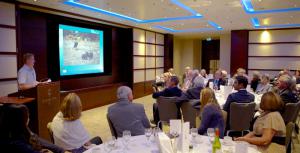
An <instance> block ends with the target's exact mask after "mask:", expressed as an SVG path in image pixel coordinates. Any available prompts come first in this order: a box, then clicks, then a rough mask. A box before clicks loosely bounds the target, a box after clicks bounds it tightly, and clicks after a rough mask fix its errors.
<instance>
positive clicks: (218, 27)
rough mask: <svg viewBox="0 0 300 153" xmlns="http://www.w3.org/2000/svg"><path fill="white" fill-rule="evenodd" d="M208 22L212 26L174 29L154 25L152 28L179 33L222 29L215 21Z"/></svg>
mask: <svg viewBox="0 0 300 153" xmlns="http://www.w3.org/2000/svg"><path fill="white" fill-rule="evenodd" d="M208 23H209V24H210V25H211V26H212V28H195V29H183V30H176V29H172V28H168V27H164V26H159V25H157V26H154V28H157V29H163V30H166V31H169V32H173V33H180V32H203V31H213V30H223V28H222V27H220V26H219V25H217V24H216V23H214V22H212V21H208Z"/></svg>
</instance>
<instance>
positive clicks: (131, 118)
mask: <svg viewBox="0 0 300 153" xmlns="http://www.w3.org/2000/svg"><path fill="white" fill-rule="evenodd" d="M117 98H118V101H117V102H116V103H115V104H114V105H112V106H110V107H109V108H108V118H109V119H110V120H111V122H112V124H113V126H114V128H115V129H116V132H117V136H118V137H121V136H122V133H123V131H125V130H129V131H130V132H131V135H133V136H135V135H143V134H144V131H145V128H150V123H149V120H148V118H147V116H146V113H145V109H144V106H143V105H142V104H137V103H133V102H132V100H133V95H132V90H131V89H130V88H129V87H127V86H121V87H119V88H118V90H117Z"/></svg>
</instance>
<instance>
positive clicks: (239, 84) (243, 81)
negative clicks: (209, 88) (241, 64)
mask: <svg viewBox="0 0 300 153" xmlns="http://www.w3.org/2000/svg"><path fill="white" fill-rule="evenodd" d="M247 85H248V79H247V78H246V77H244V76H237V77H236V78H235V80H234V84H233V88H234V89H235V90H237V91H238V92H236V93H231V94H230V95H229V96H228V97H227V100H226V102H225V104H224V107H223V110H224V111H226V112H227V116H228V117H227V125H226V127H227V128H226V129H227V130H228V129H229V128H230V125H229V120H230V119H229V116H230V104H231V103H232V102H237V103H250V102H254V95H253V94H251V93H249V92H248V91H247V90H246V87H247Z"/></svg>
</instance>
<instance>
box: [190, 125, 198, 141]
mask: <svg viewBox="0 0 300 153" xmlns="http://www.w3.org/2000/svg"><path fill="white" fill-rule="evenodd" d="M191 135H192V138H193V139H192V140H193V141H195V139H196V136H197V135H198V129H197V128H191Z"/></svg>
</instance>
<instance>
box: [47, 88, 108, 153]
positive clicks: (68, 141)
mask: <svg viewBox="0 0 300 153" xmlns="http://www.w3.org/2000/svg"><path fill="white" fill-rule="evenodd" d="M81 111H82V105H81V100H80V98H79V97H78V95H77V94H75V93H69V94H68V95H67V96H66V97H65V98H64V100H63V102H62V103H61V107H60V111H59V112H58V113H57V114H56V115H55V117H54V118H53V121H52V124H51V129H52V131H53V138H54V143H55V144H56V145H58V146H60V147H63V148H64V149H66V150H69V151H71V152H72V153H77V152H83V151H85V150H86V149H88V148H89V147H91V145H92V144H100V143H102V140H101V139H100V137H96V138H93V139H92V140H90V136H89V134H88V132H87V131H86V129H85V128H84V126H83V124H82V123H81V121H80V120H79V118H80V117H81Z"/></svg>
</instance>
